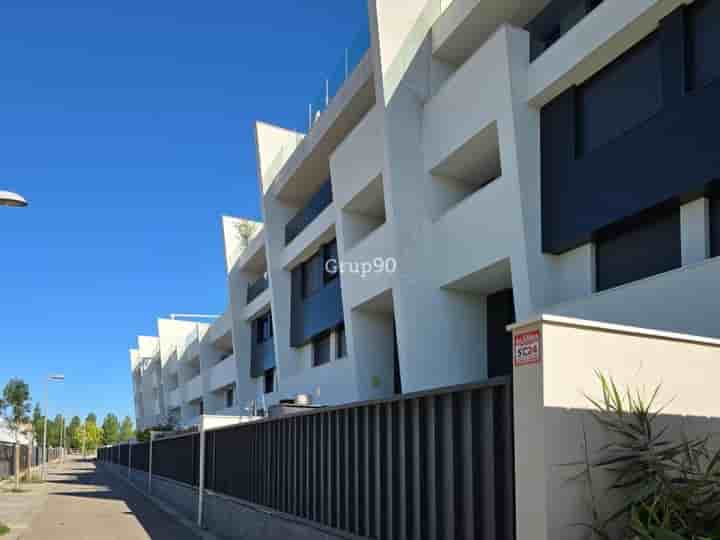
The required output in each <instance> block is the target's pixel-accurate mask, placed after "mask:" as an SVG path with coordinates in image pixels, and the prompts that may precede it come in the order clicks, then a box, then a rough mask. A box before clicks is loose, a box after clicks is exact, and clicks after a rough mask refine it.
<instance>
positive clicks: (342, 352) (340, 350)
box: [335, 324, 347, 358]
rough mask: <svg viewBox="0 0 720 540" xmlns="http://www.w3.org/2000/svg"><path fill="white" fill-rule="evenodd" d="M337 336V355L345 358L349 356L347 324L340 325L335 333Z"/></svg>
mask: <svg viewBox="0 0 720 540" xmlns="http://www.w3.org/2000/svg"><path fill="white" fill-rule="evenodd" d="M335 335H336V336H337V343H336V345H337V357H338V358H344V357H345V356H347V338H346V337H345V325H344V324H343V325H341V326H338V329H337V331H336V333H335Z"/></svg>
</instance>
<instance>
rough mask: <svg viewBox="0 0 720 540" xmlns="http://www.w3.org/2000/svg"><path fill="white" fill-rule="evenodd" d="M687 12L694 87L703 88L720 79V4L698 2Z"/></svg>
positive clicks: (711, 0)
mask: <svg viewBox="0 0 720 540" xmlns="http://www.w3.org/2000/svg"><path fill="white" fill-rule="evenodd" d="M687 12H688V32H689V34H690V36H689V37H690V44H691V50H692V58H693V60H692V66H693V87H694V88H701V87H703V86H705V85H707V84H710V83H711V82H713V81H715V80H717V79H718V78H719V77H720V2H718V1H717V0H698V1H697V2H695V4H693V5H692V6H691V7H689V8H687Z"/></svg>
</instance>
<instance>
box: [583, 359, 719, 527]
mask: <svg viewBox="0 0 720 540" xmlns="http://www.w3.org/2000/svg"><path fill="white" fill-rule="evenodd" d="M597 375H598V379H599V381H600V385H601V387H602V398H601V399H599V400H596V399H593V398H591V397H589V396H588V400H589V401H590V402H591V403H592V405H593V406H594V408H595V410H593V411H592V416H593V418H594V419H595V421H597V422H598V423H599V424H600V426H602V428H603V429H604V430H605V431H606V432H607V433H608V435H609V438H610V439H611V442H610V443H608V444H606V445H605V446H603V447H602V448H601V449H600V451H599V452H598V455H597V456H595V457H594V458H590V457H589V456H588V458H587V459H586V463H585V465H586V471H585V473H584V476H585V477H586V479H588V480H590V471H591V470H592V469H601V470H604V471H608V472H610V473H611V475H612V478H613V480H612V483H611V485H610V487H609V488H608V489H609V490H610V491H620V492H621V493H622V495H623V499H624V503H623V504H622V505H621V506H620V507H619V508H618V509H616V510H615V511H614V512H613V513H612V514H611V515H610V516H608V517H607V518H605V519H602V520H600V519H598V518H596V523H594V524H592V525H591V526H590V527H591V528H592V529H593V530H594V531H595V532H596V533H597V534H598V535H599V536H601V537H603V538H606V539H609V538H610V535H609V533H608V528H609V526H610V525H611V524H612V523H614V522H617V521H619V520H622V519H624V521H625V523H627V526H626V527H625V528H626V531H625V535H624V538H626V539H628V540H679V539H684V540H709V539H720V451H717V452H714V453H713V452H711V451H710V445H709V437H708V436H705V437H701V438H694V439H689V438H687V437H683V438H682V439H681V440H677V441H674V440H671V439H670V438H668V426H665V427H661V428H659V427H658V425H657V424H658V418H659V416H660V414H661V413H662V411H663V407H658V408H656V405H655V404H656V400H657V397H658V394H659V392H660V386H658V387H656V388H655V390H654V391H653V393H652V394H651V396H650V398H649V399H644V398H643V397H642V395H641V393H640V392H639V391H636V392H634V393H633V392H631V391H630V390H629V389H627V390H625V391H624V392H620V391H619V389H618V387H617V385H616V384H615V382H614V381H613V380H612V379H611V378H608V377H605V376H604V375H603V374H601V373H598V374H597ZM594 515H597V514H596V513H595V512H594Z"/></svg>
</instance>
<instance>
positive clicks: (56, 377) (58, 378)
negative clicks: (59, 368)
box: [43, 375, 65, 480]
mask: <svg viewBox="0 0 720 540" xmlns="http://www.w3.org/2000/svg"><path fill="white" fill-rule="evenodd" d="M64 380H65V375H50V376H49V377H48V378H47V380H46V381H45V427H44V428H43V480H47V463H48V459H47V419H48V381H64Z"/></svg>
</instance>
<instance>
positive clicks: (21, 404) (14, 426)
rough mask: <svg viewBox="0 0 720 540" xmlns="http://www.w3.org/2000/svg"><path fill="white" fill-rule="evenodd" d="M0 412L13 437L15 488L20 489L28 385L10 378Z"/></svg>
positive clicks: (28, 419) (0, 403) (27, 406)
mask: <svg viewBox="0 0 720 540" xmlns="http://www.w3.org/2000/svg"><path fill="white" fill-rule="evenodd" d="M0 413H2V415H3V416H4V417H5V419H6V420H7V426H8V428H9V429H10V432H11V433H12V434H13V438H14V439H15V489H20V441H19V439H18V438H19V436H20V430H21V428H22V426H23V424H27V423H28V422H29V421H30V418H29V417H28V414H29V413H30V387H29V386H28V385H27V383H26V382H25V381H23V380H22V379H10V381H8V383H7V384H6V385H5V389H4V390H3V396H2V399H0Z"/></svg>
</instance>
